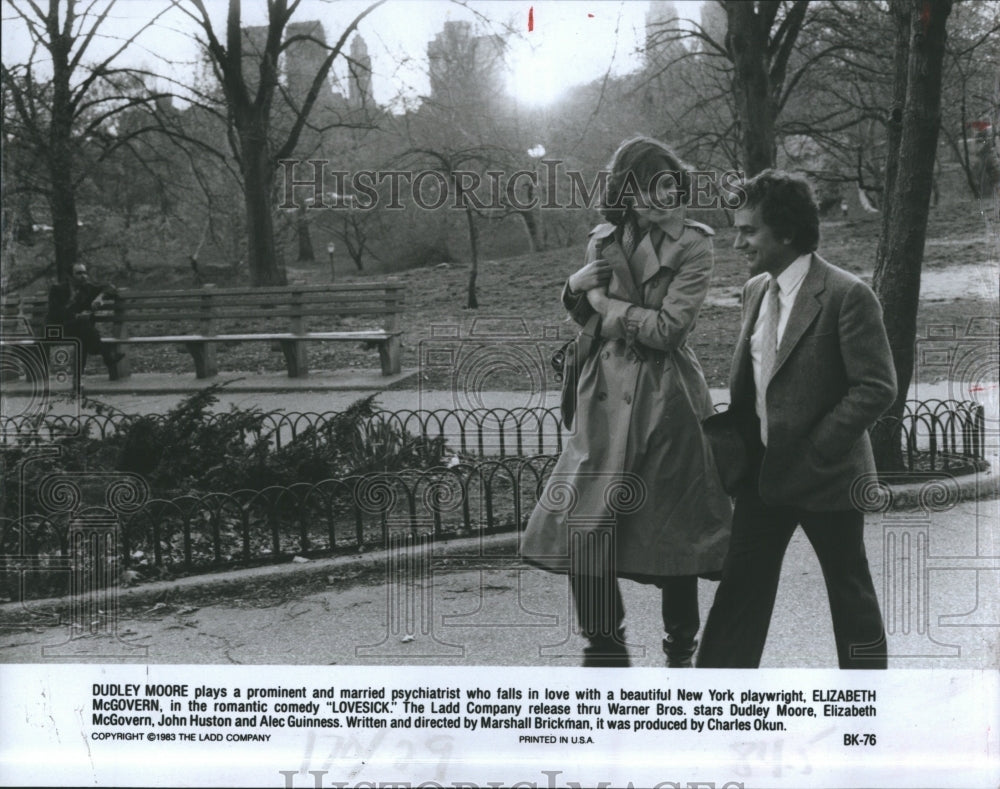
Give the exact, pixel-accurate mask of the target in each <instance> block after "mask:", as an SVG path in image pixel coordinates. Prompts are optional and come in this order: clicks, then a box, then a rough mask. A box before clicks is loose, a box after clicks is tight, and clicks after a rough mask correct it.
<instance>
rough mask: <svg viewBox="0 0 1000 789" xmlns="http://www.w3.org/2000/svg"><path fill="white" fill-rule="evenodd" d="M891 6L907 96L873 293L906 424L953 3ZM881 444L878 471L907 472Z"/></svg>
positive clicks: (921, 0) (900, 88) (893, 152)
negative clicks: (879, 308)
mask: <svg viewBox="0 0 1000 789" xmlns="http://www.w3.org/2000/svg"><path fill="white" fill-rule="evenodd" d="M892 5H893V14H894V16H895V18H896V22H897V24H898V25H900V26H901V30H900V32H902V33H905V35H897V39H896V47H897V51H896V58H895V63H896V68H897V71H896V87H895V91H894V93H895V96H896V99H897V101H898V100H899V98H900V97H901V96H902V97H903V101H902V103H901V104H900V105H899V109H900V110H901V111H900V112H899V121H900V123H899V133H898V139H894V135H895V133H896V132H895V130H894V129H893V124H892V123H890V126H889V131H888V149H889V153H890V157H889V162H888V164H887V167H886V192H885V194H886V200H885V207H884V211H883V215H882V223H883V224H882V233H881V238H880V242H879V249H878V253H877V258H876V267H875V277H874V286H875V292H876V294H877V295H878V297H879V301H881V302H882V307H883V309H884V311H885V328H886V332H887V333H888V335H889V345H890V347H891V348H892V355H893V363H894V364H895V367H896V380H897V384H898V387H899V389H898V393H897V395H896V401H895V402H894V403H893V404H892V407H891V408H890V409H889V411H888V414H887V415H888V416H889V417H892V418H894V419H896V420H899V419H901V418H902V415H903V408H904V405H905V403H906V397H907V393H908V390H909V387H910V381H911V379H912V377H913V368H914V343H915V341H916V333H917V309H918V304H919V299H920V270H921V266H922V264H923V256H924V241H925V238H926V234H927V215H928V212H929V206H930V197H931V191H932V189H933V181H934V161H935V158H936V153H937V142H938V129H939V127H940V120H941V118H940V113H941V75H942V67H943V60H944V48H945V47H944V45H945V37H946V32H945V23H946V21H947V19H948V14H949V13H950V11H951V0H893V4H892ZM904 49H905V57H904V54H903V51H902V50H904ZM900 83H902V84H900ZM896 109H897V108H896V107H894V108H893V112H894V115H895V112H896ZM874 438H875V455H876V462H877V464H878V467H879V470H881V471H890V470H896V469H899V468H901V467H902V452H901V448H900V433H899V431H898V430H883V431H879V432H877V433H876V434H875V435H874Z"/></svg>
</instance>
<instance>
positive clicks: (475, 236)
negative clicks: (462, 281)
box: [465, 206, 479, 310]
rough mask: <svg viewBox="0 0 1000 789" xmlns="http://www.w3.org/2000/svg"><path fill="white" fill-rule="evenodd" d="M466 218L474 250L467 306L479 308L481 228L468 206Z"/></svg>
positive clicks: (471, 246) (471, 245) (470, 244)
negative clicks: (477, 281)
mask: <svg viewBox="0 0 1000 789" xmlns="http://www.w3.org/2000/svg"><path fill="white" fill-rule="evenodd" d="M465 220H466V222H467V223H468V225H469V247H470V249H471V251H472V268H470V269H469V287H468V298H467V299H466V302H465V307H466V309H470V310H475V309H478V308H479V299H477V298H476V277H477V276H478V275H479V229H478V228H477V227H476V216H475V214H473V213H472V209H471V208H469V207H468V206H466V208H465Z"/></svg>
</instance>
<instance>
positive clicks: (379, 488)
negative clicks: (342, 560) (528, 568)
mask: <svg viewBox="0 0 1000 789" xmlns="http://www.w3.org/2000/svg"><path fill="white" fill-rule="evenodd" d="M555 461H556V457H555V456H554V455H541V456H536V457H528V458H514V457H508V458H502V459H484V460H480V461H477V462H476V463H474V464H457V465H455V466H451V467H438V468H433V469H428V470H425V471H403V472H395V473H382V474H367V475H364V476H355V477H346V478H342V479H328V480H324V481H322V482H318V483H316V484H297V485H291V486H288V487H270V488H266V489H264V490H259V491H254V490H240V491H235V492H226V493H222V492H217V493H207V494H204V495H192V496H181V497H177V498H172V499H156V498H154V499H148V500H145V501H142V502H141V503H138V502H136V501H135V498H134V497H132V498H130V499H129V500H128V501H126V502H124V504H125V506H116V505H115V503H114V502H113V501H112V500H111V499H110V498H108V499H107V503H106V504H105V505H104V506H102V507H93V506H92V507H90V508H84V509H82V510H81V509H80V508H79V507H78V506H77V505H79V501H80V496H79V495H78V494H72V495H73V496H74V497H75V501H74V502H73V503H72V506H71V507H70V508H67V509H66V510H65V511H59V510H58V508H53V509H50V511H49V512H48V513H47V514H40V515H30V516H27V517H26V518H23V519H0V559H2V560H3V565H2V570H3V572H2V576H3V587H4V588H3V594H4V596H6V597H7V598H8V599H31V598H33V597H40V596H44V595H45V593H46V592H47V593H48V594H58V593H60V592H58V591H56V590H57V589H58V588H60V587H61V588H63V590H64V589H65V579H64V578H62V579H61V580H60V577H58V576H60V573H62V574H65V572H66V571H67V568H69V564H68V563H67V557H68V556H69V555H70V554H71V553H72V551H73V546H72V545H71V544H70V542H71V540H70V539H69V538H68V537H67V535H70V534H72V533H73V523H74V521H76V520H78V519H79V517H80V513H81V512H83V513H87V512H90V513H93V512H96V511H101V512H103V513H106V514H107V515H109V516H110V517H112V518H117V520H118V523H119V528H118V529H117V534H116V543H117V551H116V553H117V555H116V556H113V557H106V559H105V560H104V561H106V562H111V561H113V562H114V563H115V564H117V566H119V567H120V568H121V569H122V570H125V571H128V570H130V569H132V570H140V571H143V572H142V574H143V575H144V576H148V577H158V576H160V575H161V574H162V573H164V572H166V573H169V574H171V575H173V574H186V573H191V572H197V571H203V570H208V569H221V568H225V567H229V566H236V565H246V564H254V563H270V562H280V561H287V560H288V559H289V558H291V557H294V556H302V557H310V556H318V555H330V554H337V553H344V552H352V553H353V552H358V551H364V550H368V549H373V548H383V547H386V546H387V545H388V544H389V540H390V536H391V535H393V534H395V535H398V534H400V533H405V534H408V535H412V536H426V537H428V538H431V539H434V540H441V539H449V538H454V537H468V536H485V535H489V534H494V533H498V532H504V531H514V530H516V529H518V528H520V527H522V526H523V525H524V524H525V523H526V520H527V517H528V515H529V514H530V513H531V510H532V509H533V508H534V506H535V503H536V502H537V500H538V497H539V495H540V494H541V491H542V489H543V486H544V482H545V480H546V479H547V477H548V475H549V473H550V472H551V470H552V467H553V466H554V464H555ZM62 482H63V484H64V487H67V488H68V487H73V488H76V489H79V488H80V487H81V485H82V484H84V482H85V480H82V479H79V480H78V481H73V482H69V481H68V480H62ZM95 561H101V560H95ZM61 593H64V591H63V592H61Z"/></svg>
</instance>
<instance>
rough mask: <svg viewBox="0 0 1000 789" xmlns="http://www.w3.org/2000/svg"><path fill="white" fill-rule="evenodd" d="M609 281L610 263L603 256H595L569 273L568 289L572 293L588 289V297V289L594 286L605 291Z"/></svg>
mask: <svg viewBox="0 0 1000 789" xmlns="http://www.w3.org/2000/svg"><path fill="white" fill-rule="evenodd" d="M609 282H611V263H610V262H608V261H607V260H605V259H604V258H597V260H592V261H591V262H590V263H588V264H587V265H586V266H584V267H583V268H581V269H579V270H578V271H576V272H575V273H574V274H572V275H570V278H569V289H570V290H571V291H573V292H574V293H583V292H584V291H588V298H589V291H591V290H593V289H594V288H604V291H605V293H607V287H608V283H609Z"/></svg>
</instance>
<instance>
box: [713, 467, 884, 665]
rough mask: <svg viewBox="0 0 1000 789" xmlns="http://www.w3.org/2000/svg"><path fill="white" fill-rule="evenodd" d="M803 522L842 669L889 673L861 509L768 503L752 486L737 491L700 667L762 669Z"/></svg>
mask: <svg viewBox="0 0 1000 789" xmlns="http://www.w3.org/2000/svg"><path fill="white" fill-rule="evenodd" d="M797 525H801V526H802V529H803V531H804V532H805V534H806V537H808V538H809V542H810V543H811V544H812V546H813V550H814V551H816V556H817V558H818V559H819V563H820V566H821V567H822V569H823V579H824V580H825V581H826V591H827V595H828V597H829V600H830V612H831V614H832V616H833V632H834V637H835V638H836V641H837V659H838V661H839V664H840V667H841V668H863V669H882V668H886V644H885V629H884V627H883V624H882V613H881V611H880V610H879V605H878V599H877V597H876V595H875V587H874V584H873V583H872V577H871V572H870V570H869V568H868V558H867V556H866V555H865V545H864V540H863V537H862V533H863V529H864V516H863V515H862V514H861V513H860V512H856V511H854V510H848V511H844V512H807V511H805V510H800V509H796V508H792V507H775V506H769V505H767V504H765V503H764V502H762V501H761V500H760V497H759V496H758V494H757V489H756V485H755V484H749V485H746V486H745V488H744V489H743V490H742V491H740V492H739V493H738V494H737V497H736V506H735V510H734V512H733V532H732V539H731V541H730V544H729V553H728V555H727V556H726V561H725V564H724V566H723V569H722V581H721V583H720V584H719V588H718V590H717V591H716V594H715V601H714V603H713V604H712V610H711V611H710V613H709V615H708V622H707V623H706V624H705V632H704V633H703V634H702V644H701V650H700V651H699V653H698V660H697V665H698V667H699V668H757V667H758V666H759V665H760V656H761V653H762V652H763V651H764V642H765V641H766V639H767V630H768V627H769V625H770V622H771V612H772V611H773V609H774V599H775V595H776V594H777V591H778V578H779V575H780V573H781V562H782V559H783V558H784V556H785V549H786V548H787V547H788V541H789V540H790V539H791V537H792V532H794V531H795V527H796V526H797Z"/></svg>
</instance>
